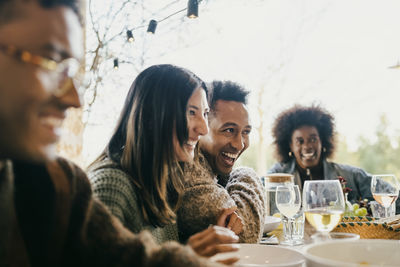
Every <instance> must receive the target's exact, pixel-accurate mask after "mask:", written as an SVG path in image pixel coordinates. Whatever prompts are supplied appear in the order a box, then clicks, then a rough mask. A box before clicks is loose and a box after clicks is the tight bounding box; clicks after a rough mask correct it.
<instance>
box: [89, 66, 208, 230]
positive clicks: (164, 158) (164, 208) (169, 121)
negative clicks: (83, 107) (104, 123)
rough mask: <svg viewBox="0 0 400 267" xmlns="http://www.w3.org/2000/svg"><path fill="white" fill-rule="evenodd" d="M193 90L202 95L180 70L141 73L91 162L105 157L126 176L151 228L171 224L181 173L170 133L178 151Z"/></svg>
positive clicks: (185, 134)
mask: <svg viewBox="0 0 400 267" xmlns="http://www.w3.org/2000/svg"><path fill="white" fill-rule="evenodd" d="M197 88H204V90H206V87H205V84H204V82H203V81H202V80H201V79H200V78H198V77H197V76H196V75H194V74H193V73H192V72H190V71H188V70H186V69H183V68H180V67H176V66H173V65H167V64H166V65H155V66H151V67H149V68H147V69H146V70H144V71H143V72H141V73H140V74H139V75H138V76H137V78H136V79H135V81H134V82H133V84H132V86H131V88H130V90H129V92H128V95H127V98H126V100H125V104H124V107H123V109H122V112H121V115H120V118H119V122H118V124H117V127H116V129H115V130H114V133H113V135H112V137H111V139H110V141H109V143H108V144H107V146H106V148H105V150H104V151H103V153H102V154H101V155H100V157H99V158H98V159H97V160H96V161H95V162H97V161H101V160H103V159H104V158H105V157H109V158H111V159H112V160H113V161H114V162H116V163H118V164H119V165H120V166H121V168H122V169H123V170H124V171H125V172H127V173H129V174H130V176H131V177H132V184H133V185H134V186H135V187H136V189H137V190H136V192H137V194H138V201H139V202H140V206H141V209H142V213H143V217H144V220H145V221H146V222H147V223H150V224H152V225H154V226H164V225H166V224H168V223H171V222H174V221H175V211H176V209H177V206H178V205H179V201H180V195H181V192H182V191H183V184H182V177H183V173H182V169H181V167H180V165H179V162H178V159H177V157H176V155H175V151H174V146H173V136H174V134H175V133H176V137H177V139H178V141H179V143H180V145H181V146H183V143H184V142H185V141H186V140H187V139H188V129H187V119H186V107H187V103H188V101H189V98H190V97H191V95H192V93H193V92H194V91H195V90H196V89H197ZM206 93H207V91H206ZM92 165H93V164H92Z"/></svg>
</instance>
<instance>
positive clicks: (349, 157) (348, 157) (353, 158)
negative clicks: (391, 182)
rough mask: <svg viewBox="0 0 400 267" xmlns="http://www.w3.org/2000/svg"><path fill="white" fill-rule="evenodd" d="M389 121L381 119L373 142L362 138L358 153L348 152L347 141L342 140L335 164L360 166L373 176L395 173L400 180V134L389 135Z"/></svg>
mask: <svg viewBox="0 0 400 267" xmlns="http://www.w3.org/2000/svg"><path fill="white" fill-rule="evenodd" d="M388 126H389V125H388V121H387V118H386V116H385V115H382V116H381V117H380V122H379V125H378V126H377V128H376V130H375V138H374V140H373V141H371V140H369V139H367V138H366V137H364V136H360V141H359V144H358V149H357V151H356V152H350V151H348V147H347V144H346V140H345V139H340V140H339V143H338V148H337V154H336V157H335V160H334V161H335V162H339V163H345V164H349V165H353V166H358V167H360V168H362V169H364V170H366V171H367V172H369V173H371V174H383V173H393V174H395V175H396V177H397V178H400V157H399V155H400V154H399V153H400V147H399V145H400V133H397V134H396V135H395V136H389V134H388Z"/></svg>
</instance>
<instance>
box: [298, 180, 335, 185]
mask: <svg viewBox="0 0 400 267" xmlns="http://www.w3.org/2000/svg"><path fill="white" fill-rule="evenodd" d="M321 182H322V183H328V182H334V183H336V182H339V180H307V181H304V184H305V183H310V184H311V183H313V184H314V183H321Z"/></svg>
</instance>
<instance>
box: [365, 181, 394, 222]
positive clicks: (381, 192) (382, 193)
mask: <svg viewBox="0 0 400 267" xmlns="http://www.w3.org/2000/svg"><path fill="white" fill-rule="evenodd" d="M399 187H400V185H399V181H398V180H397V179H396V176H394V175H393V174H380V175H373V176H372V179H371V193H372V196H373V197H374V199H375V200H376V201H377V202H378V203H379V204H381V205H382V206H383V207H384V208H385V218H387V217H388V211H389V207H390V205H392V203H393V202H395V201H396V199H397V197H398V196H399Z"/></svg>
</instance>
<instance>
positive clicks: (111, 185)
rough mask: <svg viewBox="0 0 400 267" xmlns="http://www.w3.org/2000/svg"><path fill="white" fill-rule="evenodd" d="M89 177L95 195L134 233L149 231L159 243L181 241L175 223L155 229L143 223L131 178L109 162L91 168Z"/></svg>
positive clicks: (116, 165)
mask: <svg viewBox="0 0 400 267" xmlns="http://www.w3.org/2000/svg"><path fill="white" fill-rule="evenodd" d="M88 176H89V179H90V182H91V184H92V187H93V192H94V195H95V196H96V197H97V198H99V199H100V200H101V201H102V202H103V203H104V204H106V206H108V208H109V209H110V211H111V213H112V214H114V215H115V216H116V217H117V218H118V219H120V221H121V222H122V224H123V225H124V226H125V227H126V228H128V229H129V230H131V231H132V232H134V233H139V232H140V231H142V230H148V231H150V232H151V234H152V235H153V236H154V238H155V239H156V240H157V242H158V243H159V244H161V243H164V242H166V241H170V240H175V241H178V240H179V238H178V230H177V226H176V223H173V224H169V225H166V226H165V227H154V226H152V225H150V224H147V223H146V222H145V221H144V218H143V214H142V212H141V208H140V207H139V202H138V197H137V194H136V191H135V188H134V187H133V185H132V183H131V177H130V175H129V174H127V173H126V172H125V171H123V170H122V169H121V168H120V167H119V165H118V164H116V163H115V162H113V161H111V160H110V159H106V160H103V161H101V162H99V163H97V164H95V165H94V166H91V168H90V170H89V172H88Z"/></svg>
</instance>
